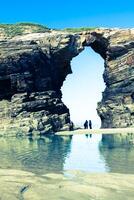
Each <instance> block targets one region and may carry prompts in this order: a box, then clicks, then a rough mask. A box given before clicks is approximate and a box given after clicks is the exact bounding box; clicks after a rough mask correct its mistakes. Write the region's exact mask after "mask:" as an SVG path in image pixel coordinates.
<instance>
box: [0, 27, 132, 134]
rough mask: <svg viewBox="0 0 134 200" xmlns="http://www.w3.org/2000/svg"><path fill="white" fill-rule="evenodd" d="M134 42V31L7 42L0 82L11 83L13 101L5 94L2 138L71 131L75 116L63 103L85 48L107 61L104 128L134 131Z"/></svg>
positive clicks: (53, 34)
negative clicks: (63, 89) (74, 61)
mask: <svg viewBox="0 0 134 200" xmlns="http://www.w3.org/2000/svg"><path fill="white" fill-rule="evenodd" d="M133 41H134V30H133V29H94V30H91V31H86V32H79V33H69V32H65V31H63V32H62V31H53V30H52V31H50V32H49V33H32V34H27V35H22V36H16V37H14V38H8V39H6V38H4V36H3V38H2V39H1V40H0V48H1V51H0V53H1V54H0V69H1V70H0V80H1V81H3V82H4V81H5V80H9V82H10V91H9V89H8V99H7V98H6V93H5V94H4V93H0V97H1V101H0V106H1V113H0V124H1V132H2V133H3V130H5V133H11V132H12V134H13V133H14V132H16V131H17V132H18V133H29V132H32V133H39V132H40V133H46V132H55V131H57V130H65V129H69V124H70V115H69V110H68V108H67V107H66V106H65V105H64V104H63V102H62V101H61V97H62V94H61V86H62V85H63V82H64V80H65V78H66V76H67V75H68V74H70V73H72V70H71V66H70V62H71V60H72V58H73V57H75V56H77V55H78V54H79V53H80V52H81V51H82V50H83V49H84V47H85V46H91V48H92V49H93V50H94V51H95V52H97V53H99V54H100V55H101V56H102V57H103V59H104V60H105V66H104V69H105V71H104V75H103V77H104V82H105V84H106V88H105V91H104V92H103V98H102V101H101V102H99V103H98V107H97V110H98V114H99V116H100V118H101V121H102V127H103V128H111V127H129V126H133V123H134V104H133V103H134V98H133V96H134V95H133V94H134V89H133V88H134V81H133V80H134V42H133ZM3 87H4V85H3ZM8 88H9V87H8ZM9 97H10V98H9Z"/></svg>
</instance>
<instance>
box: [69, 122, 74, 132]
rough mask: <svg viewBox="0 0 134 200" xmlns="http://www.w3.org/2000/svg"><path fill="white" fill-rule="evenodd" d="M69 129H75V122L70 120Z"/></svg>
mask: <svg viewBox="0 0 134 200" xmlns="http://www.w3.org/2000/svg"><path fill="white" fill-rule="evenodd" d="M69 130H70V131H73V130H74V123H73V122H70V127H69Z"/></svg>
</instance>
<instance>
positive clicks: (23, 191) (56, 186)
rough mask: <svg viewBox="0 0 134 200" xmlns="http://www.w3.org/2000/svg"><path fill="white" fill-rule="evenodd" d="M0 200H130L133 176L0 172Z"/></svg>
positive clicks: (73, 172)
mask: <svg viewBox="0 0 134 200" xmlns="http://www.w3.org/2000/svg"><path fill="white" fill-rule="evenodd" d="M0 199H2V200H31V199H32V200H49V199H51V200H63V199H64V200H76V199H78V200H123V199H124V200H133V199H134V175H131V174H130V175H125V174H116V173H115V174H113V173H109V174H108V173H102V174H97V173H95V174H90V173H84V172H79V171H72V172H71V171H67V172H65V175H62V174H46V175H42V176H37V175H35V174H33V173H30V172H25V171H18V170H0Z"/></svg>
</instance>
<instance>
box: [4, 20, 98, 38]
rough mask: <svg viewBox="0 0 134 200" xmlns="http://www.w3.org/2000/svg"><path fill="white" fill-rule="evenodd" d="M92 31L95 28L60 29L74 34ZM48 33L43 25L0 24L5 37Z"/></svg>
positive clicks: (48, 29) (47, 29)
mask: <svg viewBox="0 0 134 200" xmlns="http://www.w3.org/2000/svg"><path fill="white" fill-rule="evenodd" d="M94 29H95V27H80V28H65V29H62V31H67V32H73V33H75V32H81V31H89V30H94ZM49 31H50V28H48V27H46V26H44V25H40V24H34V23H16V24H0V32H2V33H3V34H4V35H5V36H6V37H14V36H17V35H23V34H28V33H44V32H49ZM57 31H58V30H57ZM59 31H60V30H59Z"/></svg>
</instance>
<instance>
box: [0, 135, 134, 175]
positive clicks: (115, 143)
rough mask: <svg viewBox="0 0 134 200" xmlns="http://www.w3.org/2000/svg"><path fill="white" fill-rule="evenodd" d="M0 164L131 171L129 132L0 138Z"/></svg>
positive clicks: (42, 169)
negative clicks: (124, 133) (123, 133)
mask: <svg viewBox="0 0 134 200" xmlns="http://www.w3.org/2000/svg"><path fill="white" fill-rule="evenodd" d="M0 168H2V169H21V170H25V171H30V172H34V173H37V174H44V173H54V172H56V173H63V172H64V171H65V170H83V171H87V172H118V173H131V174H134V146H133V134H126V135H122V134H119V135H117V136H115V135H105V136H102V135H97V134H94V135H75V136H72V137H70V136H67V137H60V136H46V137H40V138H31V137H29V138H21V137H18V138H0Z"/></svg>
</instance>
